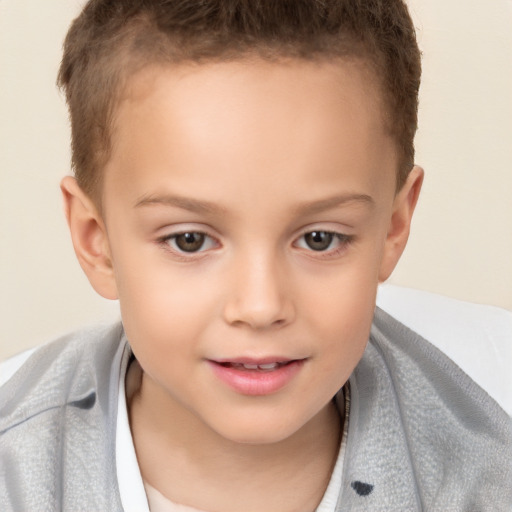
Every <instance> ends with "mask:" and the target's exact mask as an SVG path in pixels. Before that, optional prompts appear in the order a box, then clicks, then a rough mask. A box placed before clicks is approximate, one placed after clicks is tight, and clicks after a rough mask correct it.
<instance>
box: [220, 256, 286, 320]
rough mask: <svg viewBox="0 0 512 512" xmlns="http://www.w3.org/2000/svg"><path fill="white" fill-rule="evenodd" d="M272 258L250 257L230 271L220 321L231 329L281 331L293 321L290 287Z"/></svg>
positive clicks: (236, 263)
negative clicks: (229, 281) (228, 287)
mask: <svg viewBox="0 0 512 512" xmlns="http://www.w3.org/2000/svg"><path fill="white" fill-rule="evenodd" d="M282 267H283V266H282V265H280V264H279V261H278V258H277V257H276V256H275V255H272V254H268V255H263V254H260V255H258V254H254V253H253V254H251V255H248V256H247V257H245V258H240V259H239V260H237V261H236V262H234V265H233V267H232V270H234V272H232V273H231V275H232V279H233V281H232V283H231V287H230V295H229V297H228V298H227V300H226V304H225V307H224V318H225V320H226V322H227V323H229V324H230V325H233V326H248V327H251V328H252V329H268V328H276V327H283V326H285V325H287V324H289V323H291V322H292V321H293V319H294V317H295V307H294V301H293V299H292V290H291V288H290V283H288V282H287V278H286V273H285V272H284V269H283V268H282Z"/></svg>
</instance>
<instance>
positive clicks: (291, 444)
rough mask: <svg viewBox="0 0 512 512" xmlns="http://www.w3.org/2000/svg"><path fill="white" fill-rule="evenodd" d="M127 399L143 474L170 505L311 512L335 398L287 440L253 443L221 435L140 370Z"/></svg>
mask: <svg viewBox="0 0 512 512" xmlns="http://www.w3.org/2000/svg"><path fill="white" fill-rule="evenodd" d="M128 404H129V416H130V426H131V430H132V435H133V439H134V444H135V449H136V452H137V459H138V462H139V466H140V470H141V474H142V477H143V479H144V480H145V481H146V482H148V483H149V484H150V485H151V486H152V487H154V488H156V489H157V490H159V491H160V492H161V493H162V494H163V495H164V496H166V497H167V498H168V499H170V500H171V501H173V502H175V503H179V504H182V505H187V506H189V507H194V508H197V509H201V510H205V511H222V512H231V511H233V512H234V511H239V510H247V511H250V512H258V511H263V510H264V511H265V512H274V511H275V512H302V511H304V512H306V511H308V512H310V511H312V510H314V509H315V508H316V506H317V505H318V504H319V502H320V501H321V499H322V496H323V494H324V492H325V489H326V487H327V485H328V483H329V478H330V475H331V472H332V469H333V466H334V463H335V461H336V457H337V454H338V447H339V439H340V431H341V429H340V416H339V412H338V410H337V408H336V405H335V404H334V403H333V402H330V403H329V404H328V405H327V406H326V407H324V409H322V410H321V411H320V412H319V413H318V414H317V415H316V416H315V417H314V418H312V419H311V420H310V421H309V422H308V423H306V424H305V425H304V426H303V427H301V428H300V429H299V430H298V431H297V432H295V433H294V434H293V435H291V436H290V437H288V438H286V439H284V440H282V441H279V442H277V443H269V444H255V445H252V444H243V443H237V442H233V441H231V440H229V439H226V438H224V437H222V436H220V435H219V434H218V433H217V432H215V431H213V430H212V429H211V428H209V427H208V425H206V424H205V423H204V422H202V420H201V419H200V418H198V417H197V416H196V415H194V414H193V413H191V412H190V411H188V410H187V409H184V408H183V407H177V406H176V404H175V402H174V400H173V399H171V397H170V396H169V395H168V394H167V393H166V392H165V391H164V390H163V389H162V388H160V387H159V386H158V385H156V384H155V383H154V382H153V381H152V380H151V379H150V378H148V377H147V376H146V375H145V374H143V377H142V382H141V385H140V386H139V388H138V389H137V391H136V392H135V393H134V394H133V395H132V397H131V398H129V400H128ZM198 489H200V490H201V492H198ZM248 504H250V505H249V506H248Z"/></svg>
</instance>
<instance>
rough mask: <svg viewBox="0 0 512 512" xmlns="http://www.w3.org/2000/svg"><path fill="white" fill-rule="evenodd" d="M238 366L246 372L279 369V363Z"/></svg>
mask: <svg viewBox="0 0 512 512" xmlns="http://www.w3.org/2000/svg"><path fill="white" fill-rule="evenodd" d="M237 366H238V365H237ZM240 366H241V367H242V368H245V369H246V370H275V369H276V368H278V367H279V363H266V364H250V363H243V364H240Z"/></svg>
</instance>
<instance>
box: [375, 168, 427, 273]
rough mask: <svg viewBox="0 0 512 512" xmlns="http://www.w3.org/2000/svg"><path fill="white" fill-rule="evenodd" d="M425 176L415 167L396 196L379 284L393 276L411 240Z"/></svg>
mask: <svg viewBox="0 0 512 512" xmlns="http://www.w3.org/2000/svg"><path fill="white" fill-rule="evenodd" d="M423 175H424V173H423V169H422V168H421V167H418V166H415V167H414V168H413V169H412V171H411V172H410V173H409V176H408V178H407V181H406V182H405V184H404V185H403V187H402V188H401V189H400V191H399V192H398V193H397V194H396V196H395V199H394V202H393V213H392V215H391V220H390V223H389V227H388V234H387V236H386V242H385V246H384V252H383V257H382V262H381V266H380V271H379V282H383V281H385V280H386V279H387V278H388V277H389V276H390V275H391V272H393V270H394V268H395V266H396V264H397V263H398V260H399V259H400V256H401V255H402V252H403V251H404V249H405V246H406V244H407V240H408V238H409V231H410V228H411V220H412V214H413V213H414V209H415V207H416V203H417V202H418V197H419V195H420V190H421V185H422V183H423Z"/></svg>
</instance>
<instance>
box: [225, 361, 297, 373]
mask: <svg viewBox="0 0 512 512" xmlns="http://www.w3.org/2000/svg"><path fill="white" fill-rule="evenodd" d="M295 361H297V360H296V359H294V360H289V361H274V362H272V363H235V362H231V361H228V362H221V363H217V364H220V365H221V366H223V367H224V368H233V369H235V370H241V371H244V370H245V371H260V372H272V371H274V370H277V369H279V368H281V367H283V366H286V365H288V364H291V363H293V362H295Z"/></svg>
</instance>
